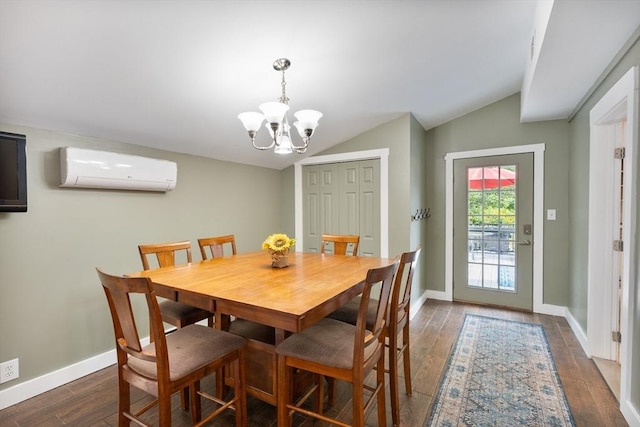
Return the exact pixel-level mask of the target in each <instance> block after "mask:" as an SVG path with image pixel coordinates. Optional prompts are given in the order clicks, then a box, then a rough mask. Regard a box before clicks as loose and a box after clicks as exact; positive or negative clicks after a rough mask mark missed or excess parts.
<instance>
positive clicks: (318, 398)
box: [313, 374, 329, 414]
mask: <svg viewBox="0 0 640 427" xmlns="http://www.w3.org/2000/svg"><path fill="white" fill-rule="evenodd" d="M328 379H329V378H328V377H327V380H328ZM313 381H314V382H315V384H316V391H315V393H314V394H315V396H314V397H315V398H314V401H313V402H314V403H313V410H314V411H316V412H317V413H318V414H322V410H323V409H324V408H323V407H324V376H323V375H320V374H313Z"/></svg>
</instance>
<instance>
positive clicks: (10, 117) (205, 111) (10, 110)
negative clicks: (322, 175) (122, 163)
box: [0, 0, 640, 169]
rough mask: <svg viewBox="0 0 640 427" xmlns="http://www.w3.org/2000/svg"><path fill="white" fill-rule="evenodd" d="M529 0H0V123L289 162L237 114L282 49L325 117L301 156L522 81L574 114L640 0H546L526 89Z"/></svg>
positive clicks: (536, 116) (535, 116)
mask: <svg viewBox="0 0 640 427" xmlns="http://www.w3.org/2000/svg"><path fill="white" fill-rule="evenodd" d="M537 3H538V2H537V0H425V1H419V0H413V1H410V0H376V1H365V0H342V1H337V0H336V1H333V0H325V1H314V0H297V1H291V0H290V1H266V0H244V1H230V0H229V1H205V0H198V1H196V0H183V1H178V0H174V1H146V0H129V1H100V0H93V1H85V0H41V1H38V0H34V1H21V0H17V1H14V0H0V122H2V123H10V124H17V125H26V126H32V127H37V128H42V129H51V130H57V131H62V132H67V133H72V134H78V135H85V136H91V137H97V138H104V139H109V140H114V141H121V142H126V143H132V144H137V145H143V146H149V147H156V148H160V149H164V150H170V151H176V152H180V153H190V154H195V155H199V156H205V157H211V158H216V159H221V160H229V161H233V162H239V163H245V164H252V165H259V166H265V167H270V168H274V169H283V168H285V167H287V166H289V165H291V164H293V163H294V162H295V161H297V160H299V159H300V158H301V156H300V155H295V154H292V155H287V156H279V155H276V154H274V153H273V152H259V151H257V150H255V149H253V148H252V147H251V143H250V140H249V137H248V136H247V135H246V132H245V131H244V128H243V127H242V125H241V123H240V121H239V120H238V119H237V118H236V116H237V114H238V113H240V112H242V111H257V106H258V105H259V104H260V103H262V102H265V101H275V100H276V99H277V98H278V97H279V96H280V80H281V74H280V73H278V72H276V71H274V70H273V68H272V63H273V61H274V60H275V59H277V58H280V57H286V58H289V59H290V60H291V62H292V65H291V68H290V69H289V71H287V73H286V79H287V95H288V97H289V98H290V105H291V110H292V111H297V110H299V109H306V108H311V109H317V110H320V111H322V112H323V113H324V117H323V118H322V119H321V120H320V126H319V127H318V129H317V130H316V134H315V135H314V137H313V138H312V141H311V147H310V149H309V150H308V152H307V154H306V155H312V154H315V153H318V152H320V151H322V150H324V149H326V148H329V147H331V146H333V145H336V144H339V143H341V142H343V141H345V140H347V139H349V138H351V137H353V136H355V135H358V134H360V133H362V132H364V131H366V130H368V129H371V128H373V127H375V126H377V125H379V124H382V123H384V122H387V121H389V120H391V119H394V118H396V117H398V116H400V115H401V114H404V113H407V112H410V113H412V114H413V115H414V116H415V117H416V118H417V120H419V121H420V123H421V124H422V125H423V126H424V128H425V129H429V128H432V127H434V126H437V125H439V124H442V123H445V122H447V121H449V120H451V119H453V118H455V117H459V116H461V115H464V114H466V113H469V112H471V111H474V110H476V109H478V108H481V107H483V106H485V105H488V104H490V103H492V102H495V101H497V100H500V99H502V98H504V97H507V96H509V95H512V94H514V93H516V92H519V91H521V90H523V93H524V94H526V96H523V109H522V120H523V121H533V120H542V119H544V120H547V119H561V118H567V117H568V116H569V115H570V114H571V112H572V110H573V109H574V108H575V106H576V105H577V104H578V103H579V101H580V100H581V99H582V98H583V96H584V95H585V93H587V91H588V90H589V89H590V87H591V86H592V85H593V83H594V82H595V81H596V80H597V78H598V77H599V76H600V74H601V73H602V71H603V70H604V69H605V68H606V67H607V65H608V64H609V63H610V61H611V60H612V59H613V58H614V56H615V55H616V53H617V52H618V50H619V49H620V48H621V47H622V46H623V45H624V43H625V42H626V41H627V40H628V39H629V38H630V37H631V36H632V35H633V34H634V31H637V28H638V27H639V25H640V0H556V2H555V3H549V1H544V2H543V4H544V5H546V6H547V9H551V13H550V15H549V17H548V19H547V18H545V19H543V21H544V22H545V23H546V31H545V32H543V33H542V34H541V32H540V31H539V30H538V29H537V30H536V44H537V45H539V46H541V48H540V52H539V54H538V56H537V61H534V62H535V64H534V65H535V67H533V68H532V73H531V75H529V76H528V78H527V84H526V85H525V84H524V83H523V82H524V81H525V75H526V74H527V69H528V67H529V62H530V61H529V56H530V50H531V41H532V36H533V33H534V23H535V22H536V21H535V20H536V5H537ZM549 6H553V7H552V8H550V7H549ZM543 9H544V8H543ZM539 10H540V9H539ZM538 15H539V14H538ZM539 23H540V18H539V17H538V25H540V24H539ZM536 28H538V26H536ZM636 34H637V33H636ZM542 36H543V37H542ZM541 38H542V40H541ZM523 88H524V89H523ZM296 136H297V135H296ZM266 139H267V132H266V131H264V130H263V131H261V135H260V134H259V135H258V141H259V142H260V143H267V140H266Z"/></svg>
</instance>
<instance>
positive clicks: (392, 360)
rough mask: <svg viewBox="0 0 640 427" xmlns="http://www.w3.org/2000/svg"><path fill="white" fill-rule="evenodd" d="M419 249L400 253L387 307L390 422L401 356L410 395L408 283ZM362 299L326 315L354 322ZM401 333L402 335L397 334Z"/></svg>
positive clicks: (395, 412)
mask: <svg viewBox="0 0 640 427" xmlns="http://www.w3.org/2000/svg"><path fill="white" fill-rule="evenodd" d="M421 251H422V247H421V245H418V246H417V248H416V250H414V251H411V252H405V253H403V254H402V255H401V256H400V265H399V267H398V271H397V272H396V275H395V278H394V282H393V289H392V291H391V298H390V301H389V307H388V308H387V322H386V327H387V333H386V334H385V335H386V337H387V343H386V347H387V349H388V356H387V357H388V359H389V369H388V370H387V371H386V372H387V373H389V391H390V393H391V415H392V418H393V425H394V426H397V425H399V424H400V398H399V396H398V390H399V386H398V382H399V379H398V377H399V363H398V362H399V360H400V358H402V362H403V365H404V388H405V393H406V394H407V395H408V396H410V395H411V389H412V387H411V354H410V340H409V336H410V334H409V320H410V318H409V309H410V306H411V285H412V283H413V274H414V272H415V269H416V265H417V262H418V257H419V256H420V252H421ZM360 304H361V298H360V297H356V298H354V299H352V300H351V301H349V302H348V303H346V304H345V305H343V306H342V307H340V308H339V309H337V310H336V311H334V312H333V313H331V314H330V315H329V316H327V317H329V318H331V319H335V320H340V321H342V322H347V323H349V324H352V325H355V324H356V323H357V320H358V310H359V308H360ZM375 310H376V305H375V303H374V304H371V303H370V304H369V309H368V315H367V322H368V323H371V322H373V317H374V316H375ZM400 333H402V338H401V339H398V336H399V335H400Z"/></svg>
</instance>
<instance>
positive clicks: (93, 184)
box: [60, 147, 178, 191]
mask: <svg viewBox="0 0 640 427" xmlns="http://www.w3.org/2000/svg"><path fill="white" fill-rule="evenodd" d="M177 176H178V167H177V165H176V164H175V163H174V162H170V161H168V160H157V159H149V158H147V157H140V156H132V155H128V154H119V153H110V152H107V151H96V150H87V149H84V148H74V147H62V148H60V186H61V187H84V188H111V189H118V190H141V191H168V190H173V189H174V188H175V186H176V180H177Z"/></svg>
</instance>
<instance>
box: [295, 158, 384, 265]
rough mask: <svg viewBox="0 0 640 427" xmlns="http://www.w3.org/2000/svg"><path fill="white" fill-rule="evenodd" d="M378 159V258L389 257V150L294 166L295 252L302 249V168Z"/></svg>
mask: <svg viewBox="0 0 640 427" xmlns="http://www.w3.org/2000/svg"><path fill="white" fill-rule="evenodd" d="M369 159H380V257H382V258H388V257H389V149H388V148H380V149H377V150H366V151H352V152H350V153H339V154H328V155H326V156H313V157H307V158H305V159H302V160H300V161H299V162H296V163H295V164H294V181H295V186H294V194H295V202H294V206H295V233H296V234H295V235H296V243H297V244H296V251H298V252H301V251H302V248H303V247H304V242H303V231H302V230H303V228H302V221H303V219H302V209H303V206H302V166H306V165H321V164H326V163H339V162H351V161H357V160H369Z"/></svg>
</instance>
